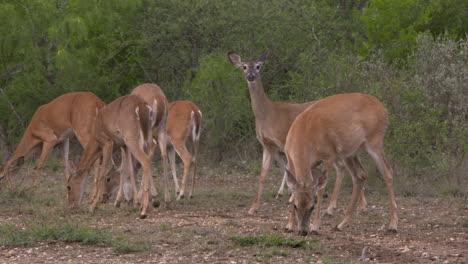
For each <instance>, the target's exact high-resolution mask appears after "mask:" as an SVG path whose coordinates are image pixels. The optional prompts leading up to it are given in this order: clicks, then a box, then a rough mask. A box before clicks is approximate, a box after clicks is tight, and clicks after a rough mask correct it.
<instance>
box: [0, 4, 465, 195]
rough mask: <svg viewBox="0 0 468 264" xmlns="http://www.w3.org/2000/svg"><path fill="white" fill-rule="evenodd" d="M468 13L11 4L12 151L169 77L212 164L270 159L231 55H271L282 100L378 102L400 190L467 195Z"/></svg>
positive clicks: (8, 129) (272, 82)
mask: <svg viewBox="0 0 468 264" xmlns="http://www.w3.org/2000/svg"><path fill="white" fill-rule="evenodd" d="M467 10H468V4H467V2H466V1H463V0H327V1H326V0H318V1H311V0H293V1H284V0H271V1H247V0H237V1H230V0H193V1H186V0H164V1H160V0H151V1H150V0H106V1H89V0H55V1H34V0H19V1H16V0H15V1H13V0H2V1H1V2H0V17H1V23H0V36H1V37H0V144H1V145H0V147H1V149H0V153H1V154H0V155H4V154H5V153H6V152H9V151H12V150H14V146H15V145H16V144H17V142H18V141H19V138H20V137H21V136H22V133H23V132H24V129H25V128H26V126H27V124H28V122H29V120H30V118H31V116H32V114H33V113H34V111H35V110H36V109H37V107H38V106H39V105H41V104H45V103H47V102H49V101H51V100H52V99H53V98H55V97H57V96H59V95H61V94H64V93H67V92H71V91H92V92H94V93H96V94H97V95H98V96H99V97H101V98H102V99H103V100H104V101H106V102H110V101H112V100H113V99H115V98H116V97H118V96H120V95H123V94H126V93H128V92H129V91H130V90H131V89H132V88H133V87H135V86H136V85H138V84H140V83H143V82H155V83H158V84H159V85H160V86H161V87H162V88H163V90H164V91H165V93H166V96H167V97H168V99H169V100H170V101H174V100H179V99H188V100H192V101H193V102H195V103H196V104H197V105H198V106H199V107H200V108H201V110H202V112H203V113H204V117H205V120H206V121H205V123H204V133H203V139H202V140H203V143H202V144H203V152H204V155H205V156H206V157H210V158H206V159H204V160H212V161H215V162H219V161H220V160H223V159H224V160H226V159H230V160H238V161H239V163H241V162H246V161H247V160H248V159H249V158H255V159H259V157H260V155H259V152H260V148H259V144H257V143H256V139H255V133H254V118H253V114H252V111H251V108H250V102H249V100H250V99H249V95H248V90H247V85H246V83H245V81H244V80H243V79H242V76H241V75H242V74H241V73H240V71H239V70H238V69H235V68H234V67H232V66H231V65H230V64H229V62H228V60H227V57H226V53H227V52H228V51H235V52H238V53H239V54H240V55H241V56H242V57H243V59H246V60H251V59H256V58H257V57H258V56H260V54H261V52H262V51H263V50H264V49H269V52H270V56H269V58H268V60H267V63H266V67H265V73H264V74H263V82H264V85H265V86H266V90H267V93H268V95H269V97H270V98H272V99H274V100H281V101H295V102H304V101H309V100H316V99H320V98H323V97H326V96H329V95H332V94H336V93H347V92H363V93H368V94H372V95H374V96H376V97H378V98H379V99H380V100H381V101H382V102H383V103H384V104H385V105H386V106H387V108H388V110H389V113H390V124H389V129H388V132H387V137H386V146H385V148H386V151H387V155H388V156H389V159H390V160H391V163H392V165H393V167H394V169H395V173H396V183H397V191H399V192H400V193H402V194H406V195H413V194H417V193H421V192H426V193H428V194H434V193H437V192H436V191H442V192H445V193H452V194H461V193H462V192H463V191H464V190H465V191H466V188H464V187H466V178H467V177H466V171H467V165H466V160H467V158H466V153H467V151H468V140H467V139H468V122H467V117H468V103H467V102H468V88H467V87H468V86H467V84H468V67H467V61H468V41H467V38H466V36H467V35H466V34H467V28H468V16H466V12H467ZM426 183H429V184H428V186H433V187H430V188H426V187H424V188H423V187H422V186H426V185H427V184H426ZM463 186H464V187H463Z"/></svg>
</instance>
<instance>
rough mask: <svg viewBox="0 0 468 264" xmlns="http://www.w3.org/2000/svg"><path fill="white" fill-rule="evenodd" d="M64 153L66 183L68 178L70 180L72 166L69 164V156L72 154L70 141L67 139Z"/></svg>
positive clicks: (64, 143)
mask: <svg viewBox="0 0 468 264" xmlns="http://www.w3.org/2000/svg"><path fill="white" fill-rule="evenodd" d="M62 149H63V153H62V163H63V169H64V173H65V182H67V181H68V178H70V164H69V163H68V155H69V153H70V139H69V138H66V139H64V140H63V146H62Z"/></svg>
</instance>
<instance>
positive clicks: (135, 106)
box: [67, 95, 155, 218]
mask: <svg viewBox="0 0 468 264" xmlns="http://www.w3.org/2000/svg"><path fill="white" fill-rule="evenodd" d="M154 120H155V116H154V114H153V109H152V107H151V106H150V105H148V104H146V103H145V102H144V101H143V100H142V99H141V98H140V97H138V96H136V95H128V96H122V97H120V98H118V99H116V100H114V101H113V102H111V103H110V104H108V105H106V106H105V107H103V108H102V109H101V110H100V111H99V114H98V116H97V121H96V123H95V125H94V127H93V130H92V135H93V137H92V138H91V141H90V142H89V143H88V145H87V146H86V149H85V151H84V153H83V155H82V157H81V159H80V163H79V165H78V167H77V171H76V173H75V174H74V175H72V176H71V177H70V178H69V179H68V184H67V189H68V204H69V207H71V208H73V207H76V206H77V205H78V204H79V202H80V193H81V189H82V183H83V178H84V177H85V175H86V174H87V173H88V172H89V169H90V166H91V165H92V164H93V163H94V162H95V161H96V160H97V159H98V158H99V157H100V156H102V165H101V167H102V169H101V170H100V173H99V178H98V181H97V188H96V189H97V190H98V194H97V195H96V199H94V200H93V202H92V204H91V210H95V209H96V207H97V204H98V203H99V200H100V197H101V194H102V192H103V191H104V189H105V188H104V187H105V185H104V183H105V181H104V180H105V168H106V167H107V165H108V163H109V160H110V158H111V155H112V152H113V149H114V147H115V148H117V147H120V146H125V147H126V148H127V149H128V150H129V152H130V153H131V154H132V155H133V156H134V157H135V158H136V159H137V160H138V161H139V162H140V164H141V165H142V167H143V180H142V188H141V189H142V190H141V191H142V194H141V212H140V217H141V218H145V217H146V216H147V211H148V207H149V188H150V180H151V177H152V176H151V157H152V156H151V149H152V148H153V146H152V145H153V144H154V143H153V141H152V124H154Z"/></svg>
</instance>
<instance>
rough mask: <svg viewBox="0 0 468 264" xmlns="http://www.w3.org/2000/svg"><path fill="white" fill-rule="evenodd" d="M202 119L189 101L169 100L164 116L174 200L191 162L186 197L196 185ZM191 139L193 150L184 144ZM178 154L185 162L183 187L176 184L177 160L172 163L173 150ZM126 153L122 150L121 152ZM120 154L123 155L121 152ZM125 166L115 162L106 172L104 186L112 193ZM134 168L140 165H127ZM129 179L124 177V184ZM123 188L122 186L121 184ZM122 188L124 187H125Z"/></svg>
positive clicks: (118, 184)
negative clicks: (191, 169) (188, 190)
mask: <svg viewBox="0 0 468 264" xmlns="http://www.w3.org/2000/svg"><path fill="white" fill-rule="evenodd" d="M201 123H202V113H201V111H200V109H199V108H198V107H197V106H196V105H195V104H194V103H192V102H190V101H176V102H172V103H169V115H168V120H167V138H168V154H169V155H168V158H169V161H170V164H171V171H172V176H173V179H174V185H175V190H176V196H177V200H179V199H181V198H183V197H184V191H185V185H186V182H187V180H188V176H189V173H190V166H191V165H192V163H193V173H192V186H191V189H190V194H189V197H190V198H192V196H193V189H194V186H195V177H196V169H197V153H198V147H199V141H200V133H201ZM187 141H191V142H192V152H190V151H188V150H187V148H186V145H185V144H186V142H187ZM176 152H177V154H178V155H179V157H180V158H181V159H182V162H183V163H184V176H183V180H182V188H179V184H178V181H177V175H176V164H175V153H176ZM123 155H125V154H123ZM122 157H123V156H122ZM126 166H127V165H125V166H122V165H121V166H120V167H117V166H114V168H113V169H112V170H111V171H110V172H109V174H108V175H107V183H106V188H107V192H109V193H114V192H115V189H116V188H117V186H120V178H119V177H118V176H117V175H119V174H120V177H122V175H121V173H123V172H125V171H127V172H128V168H127V167H126ZM130 169H133V173H134V174H136V172H137V171H138V169H139V167H138V165H136V164H135V166H132V167H130ZM125 182H128V180H127V179H125V178H124V184H125ZM123 188H124V187H123ZM124 190H125V188H124ZM125 193H127V195H125V199H126V200H127V201H130V200H131V199H132V195H131V193H132V192H131V190H128V191H126V192H125Z"/></svg>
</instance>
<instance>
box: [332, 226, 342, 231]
mask: <svg viewBox="0 0 468 264" xmlns="http://www.w3.org/2000/svg"><path fill="white" fill-rule="evenodd" d="M332 231H341V229H339V228H338V226H335V227H334V228H332Z"/></svg>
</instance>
